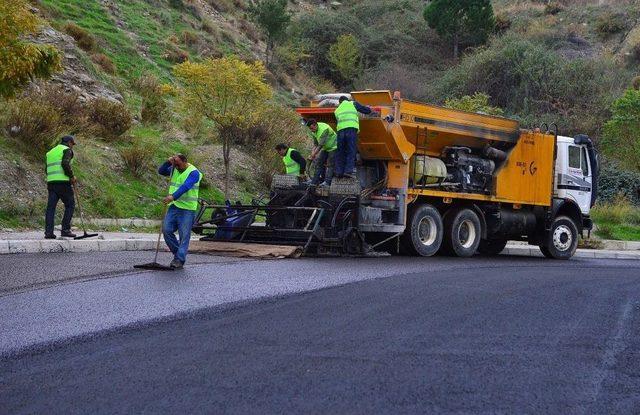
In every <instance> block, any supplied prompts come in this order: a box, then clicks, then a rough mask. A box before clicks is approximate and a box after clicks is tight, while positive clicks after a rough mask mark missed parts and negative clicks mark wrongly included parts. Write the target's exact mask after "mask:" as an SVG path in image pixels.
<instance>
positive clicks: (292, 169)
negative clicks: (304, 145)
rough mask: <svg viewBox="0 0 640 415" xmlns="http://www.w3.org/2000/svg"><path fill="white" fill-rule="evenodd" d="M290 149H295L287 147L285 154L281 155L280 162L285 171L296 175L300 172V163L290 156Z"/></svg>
mask: <svg viewBox="0 0 640 415" xmlns="http://www.w3.org/2000/svg"><path fill="white" fill-rule="evenodd" d="M292 151H296V150H295V148H291V147H289V149H288V150H287V154H285V155H284V157H282V162H283V163H284V169H285V173H287V174H291V175H296V176H298V175H299V174H300V165H299V164H298V162H297V161H295V160H294V159H292V158H291V152H292Z"/></svg>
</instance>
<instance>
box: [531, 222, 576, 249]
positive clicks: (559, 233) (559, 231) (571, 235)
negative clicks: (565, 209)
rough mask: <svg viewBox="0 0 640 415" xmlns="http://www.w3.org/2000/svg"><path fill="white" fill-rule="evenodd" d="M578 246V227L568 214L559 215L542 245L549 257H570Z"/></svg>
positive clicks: (541, 247)
mask: <svg viewBox="0 0 640 415" xmlns="http://www.w3.org/2000/svg"><path fill="white" fill-rule="evenodd" d="M577 248H578V227H577V226H576V224H575V223H574V222H573V220H572V219H571V218H569V217H568V216H558V217H557V218H556V219H555V220H554V221H553V223H552V224H551V229H550V230H549V232H548V233H547V235H546V236H545V238H544V243H543V244H542V245H540V251H542V253H543V254H544V256H546V257H547V258H552V259H569V258H571V257H572V256H573V254H575V253H576V249H577Z"/></svg>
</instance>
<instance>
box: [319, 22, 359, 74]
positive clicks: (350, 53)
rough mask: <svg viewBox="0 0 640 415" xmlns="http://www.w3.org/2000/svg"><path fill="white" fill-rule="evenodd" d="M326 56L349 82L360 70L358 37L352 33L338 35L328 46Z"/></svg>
mask: <svg viewBox="0 0 640 415" xmlns="http://www.w3.org/2000/svg"><path fill="white" fill-rule="evenodd" d="M327 58H328V59H329V62H331V63H332V64H333V66H334V68H335V70H336V71H337V72H338V73H339V74H340V76H341V77H342V78H343V79H344V80H345V81H347V82H348V83H350V84H352V83H353V80H354V79H355V78H356V77H357V76H358V75H359V74H360V72H361V71H362V51H361V48H360V44H359V42H358V39H356V37H355V36H353V35H352V34H347V35H340V36H338V40H337V41H336V43H334V44H333V45H331V47H330V48H329V53H328V56H327Z"/></svg>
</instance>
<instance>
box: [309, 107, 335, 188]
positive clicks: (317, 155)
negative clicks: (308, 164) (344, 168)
mask: <svg viewBox="0 0 640 415" xmlns="http://www.w3.org/2000/svg"><path fill="white" fill-rule="evenodd" d="M306 125H307V127H309V130H311V133H313V141H314V147H313V150H312V151H311V156H310V157H309V159H310V160H311V161H314V163H315V170H314V174H313V179H312V180H311V184H314V185H317V184H320V183H321V182H322V183H321V184H320V185H321V186H330V185H331V179H332V178H333V167H334V161H335V154H336V150H337V149H338V135H337V134H336V132H335V131H334V130H333V128H331V126H330V125H329V124H327V123H324V122H318V121H316V120H315V119H313V118H310V119H308V120H307V121H306ZM323 180H324V181H323Z"/></svg>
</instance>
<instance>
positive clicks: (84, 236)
mask: <svg viewBox="0 0 640 415" xmlns="http://www.w3.org/2000/svg"><path fill="white" fill-rule="evenodd" d="M73 192H74V193H75V194H76V201H77V202H78V210H79V211H80V223H81V224H82V231H83V232H84V235H80V236H76V237H75V238H73V239H85V238H93V237H94V236H98V234H97V233H87V227H86V226H84V215H83V214H82V206H80V193H79V192H78V186H77V185H76V184H75V183H74V184H73Z"/></svg>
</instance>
